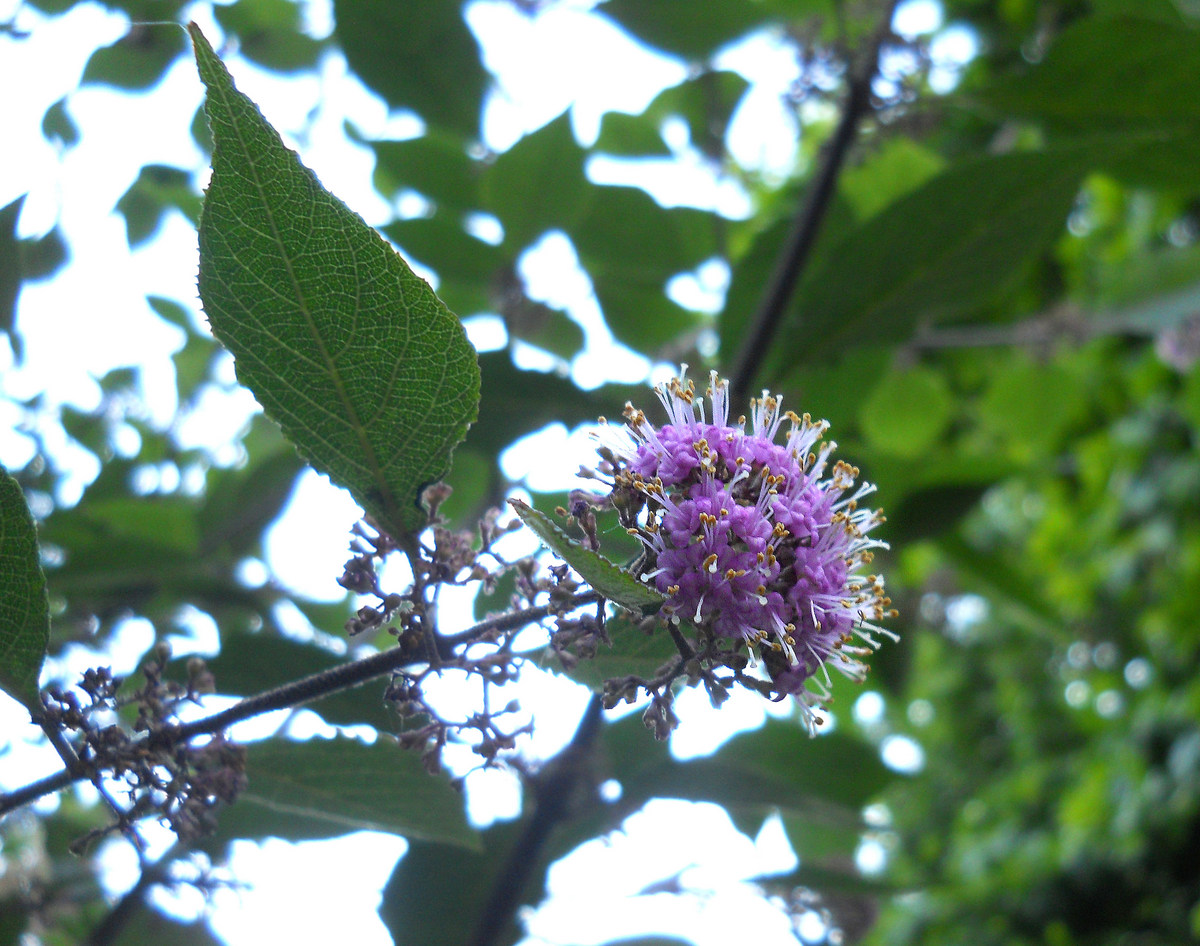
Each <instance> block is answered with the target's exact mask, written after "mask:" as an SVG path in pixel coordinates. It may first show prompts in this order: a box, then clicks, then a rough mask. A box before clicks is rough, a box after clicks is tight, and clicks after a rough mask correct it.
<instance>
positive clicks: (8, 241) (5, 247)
mask: <svg viewBox="0 0 1200 946" xmlns="http://www.w3.org/2000/svg"><path fill="white" fill-rule="evenodd" d="M24 203H25V195H24V194H22V195H21V196H20V197H18V198H17V199H16V200H14V201H13V202H12V203H11V204H8V205H7V206H5V207H2V208H0V332H3V333H4V334H5V335H7V336H8V342H9V344H10V345H12V349H13V354H14V355H15V356H16V360H17V362H18V363H19V362H20V361H21V348H22V345H21V336H20V335H18V334H17V331H16V323H17V297H18V296H19V295H20V294H21V276H22V273H21V269H22V267H21V241H20V240H18V239H17V220H18V218H19V217H20V216H21V205H22V204H24Z"/></svg>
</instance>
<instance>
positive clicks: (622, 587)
mask: <svg viewBox="0 0 1200 946" xmlns="http://www.w3.org/2000/svg"><path fill="white" fill-rule="evenodd" d="M508 504H509V505H510V506H512V507H513V510H514V511H515V512H516V514H517V515H518V516H520V517H521V521H522V522H524V523H525V525H527V526H529V528H530V529H532V530H533V531H534V533H535V534H536V535H537V537H538V538H539V539H541V540H542V544H544V545H545V546H546V548H548V549H550V551H552V552H553V553H554V554H555V555H557V556H558V557H559V558H561V559H562V560H563V561H564V562H566V563H567V564H568V565H570V566H571V567H572V568H573V569H575V571H577V572H578V573H579V574H580V575H581V576H582V577H583V580H584V581H586V582H587V583H588V584H589V585H591V586H592V588H594V589H595V590H596V591H598V592H600V593H601V594H602V595H604V597H606V598H608V599H609V600H610V601H615V602H617V604H620V605H623V606H624V607H626V608H628V609H629V610H631V611H634V612H637V613H638V614H641V615H642V616H644V617H648V616H650V615H651V614H657V613H658V609H659V608H661V607H662V605H663V602H664V601H666V600H667V599H666V598H664V597H663V596H662V595H660V594H659V593H658V592H657V591H655V590H654V589H653V588H651V587H650V586H649V585H646V584H645V583H643V582H641V581H638V579H636V578H634V577H633V575H631V574H629V572H627V571H625V570H624V569H623V568H620V567H619V566H617V565H614V564H613V563H612V562H610V561H609V560H608V559H606V558H605V557H604V556H603V555H601V554H600V553H599V552H594V551H592V550H591V549H589V548H584V547H583V546H582V545H580V544H579V543H578V542H576V541H575V540H574V539H572V538H571V537H570V536H569V535H567V534H566V533H565V532H563V530H562V529H560V528H559V527H558V526H557V525H556V524H555V523H554V521H553V520H551V519H550V517H549V516H547V515H546V514H545V513H542V512H539V511H538V510H537V509H534V508H533V507H532V506H530V505H528V504H527V503H523V502H521V500H519V499H510V500H509V501H508Z"/></svg>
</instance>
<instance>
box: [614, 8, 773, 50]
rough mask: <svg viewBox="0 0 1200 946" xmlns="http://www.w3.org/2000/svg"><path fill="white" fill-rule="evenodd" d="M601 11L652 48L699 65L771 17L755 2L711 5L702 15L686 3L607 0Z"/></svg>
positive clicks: (765, 9)
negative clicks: (722, 47)
mask: <svg viewBox="0 0 1200 946" xmlns="http://www.w3.org/2000/svg"><path fill="white" fill-rule="evenodd" d="M600 11H601V13H602V14H603V15H604V16H607V17H610V18H611V19H613V20H615V21H616V22H617V23H619V24H620V25H621V26H623V27H624V28H625V29H626V30H627V31H629V32H630V33H632V34H633V35H634V36H636V37H637V38H638V39H640V40H643V41H645V42H647V43H649V44H650V45H651V46H657V47H658V48H659V49H662V50H665V51H666V52H670V53H677V54H679V55H680V56H683V57H684V58H686V59H691V60H696V61H703V60H705V59H707V58H708V57H709V56H711V55H712V54H713V53H714V52H716V50H717V49H718V48H719V47H721V46H724V45H726V44H728V43H730V42H732V41H733V40H735V39H738V38H739V37H741V36H742V35H744V34H745V33H747V32H749V31H750V30H752V29H754V28H755V27H756V26H759V25H760V24H762V23H763V22H764V21H765V20H766V19H767V18H768V17H769V12H768V10H767V8H766V6H765V5H764V4H762V3H754V2H752V0H726V2H723V3H716V4H709V5H708V6H706V7H705V9H704V12H703V15H697V11H696V9H695V7H694V6H693V5H692V4H690V3H687V2H684V0H608V2H607V3H605V4H604V5H603V6H602V7H601V8H600Z"/></svg>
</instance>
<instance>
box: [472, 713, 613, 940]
mask: <svg viewBox="0 0 1200 946" xmlns="http://www.w3.org/2000/svg"><path fill="white" fill-rule="evenodd" d="M601 708H602V704H601V700H600V695H599V694H593V696H592V699H591V701H590V702H589V703H588V705H587V709H586V710H584V713H583V718H582V720H580V723H579V728H578V729H576V730H575V735H574V737H573V738H572V739H571V742H570V743H569V744H568V745H567V747H566V748H565V749H563V751H562V752H560V753H559V754H558V755H557V756H555V757H554V758H553V759H551V760H550V762H549V763H548V764H547V766H546V768H545V770H544V773H545V774H544V775H543V776H542V777H541V779H540V780H539V781H538V782H537V783H535V789H536V791H535V795H536V798H537V807H536V808H534V811H533V815H532V816H531V817H530V819H529V823H528V824H526V825H525V829H524V830H523V831H522V832H521V835H520V837H518V838H517V842H516V844H514V845H513V848H512V850H511V851H510V852H509V854H508V857H507V858H506V859H505V862H504V865H503V866H502V867H501V868H500V870H499V872H498V873H497V874H496V881H495V883H494V884H493V885H492V890H491V892H490V893H489V895H488V899H487V904H486V905H485V906H484V908H483V912H482V913H481V914H480V917H479V921H478V924H477V925H476V927H475V932H474V934H473V935H472V937H471V939H470V940H468V943H469V946H496V944H498V943H500V942H501V937H502V936H503V935H504V933H505V930H506V929H508V926H509V924H510V923H512V919H513V916H514V915H515V914H516V912H517V908H518V907H519V906H520V905H521V894H522V893H523V892H524V890H525V887H526V885H527V884H528V883H529V878H530V877H531V876H532V874H533V872H534V869H535V868H536V867H537V865H538V862H539V860H540V858H541V855H542V849H543V848H544V847H545V845H546V842H547V841H548V840H549V839H550V835H551V833H552V832H553V831H554V829H555V828H556V827H557V826H558V825H559V824H560V823H561V822H563V821H566V820H567V819H568V818H570V817H571V815H572V813H573V811H574V799H575V797H576V792H577V789H578V786H579V784H580V782H581V781H582V780H583V779H584V778H585V777H586V776H587V774H588V771H589V767H588V764H587V760H588V757H589V756H590V754H591V751H592V746H593V745H594V744H595V742H596V737H597V735H598V734H599V732H600V725H601V719H602V718H603V714H602V712H601Z"/></svg>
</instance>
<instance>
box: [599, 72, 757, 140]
mask: <svg viewBox="0 0 1200 946" xmlns="http://www.w3.org/2000/svg"><path fill="white" fill-rule="evenodd" d="M748 88H750V83H749V82H748V81H746V79H745V77H743V76H742V75H741V74H740V73H737V72H731V71H728V70H721V69H705V70H704V71H702V72H701V73H700V74H699V75H698V76H695V77H694V78H691V79H688V80H686V81H684V82H681V83H679V85H675V86H672V87H671V88H669V89H664V90H663V91H662V92H660V93H659V94H658V95H657V96H656V97H655V99H654V101H652V102H651V103H650V104H649V105H647V106H646V111H645V112H643V117H644V118H646V119H651V120H654V121H655V122H656V123H657V127H661V126H662V122H663V121H665V120H666V119H668V118H678V119H682V120H683V121H684V123H685V124H686V125H687V127H688V137H689V138H690V140H691V143H692V144H693V145H694V146H695V147H697V148H699V149H700V150H701V151H702V152H703V153H704V154H706V155H707V156H708V157H710V158H712V159H714V160H717V161H723V160H725V157H726V155H725V133H726V131H727V130H728V128H729V121H730V119H731V118H733V112H734V109H736V108H737V105H738V103H739V102H740V101H741V100H742V97H743V96H744V95H745V93H746V90H747V89H748ZM598 145H599V142H597V146H598Z"/></svg>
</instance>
